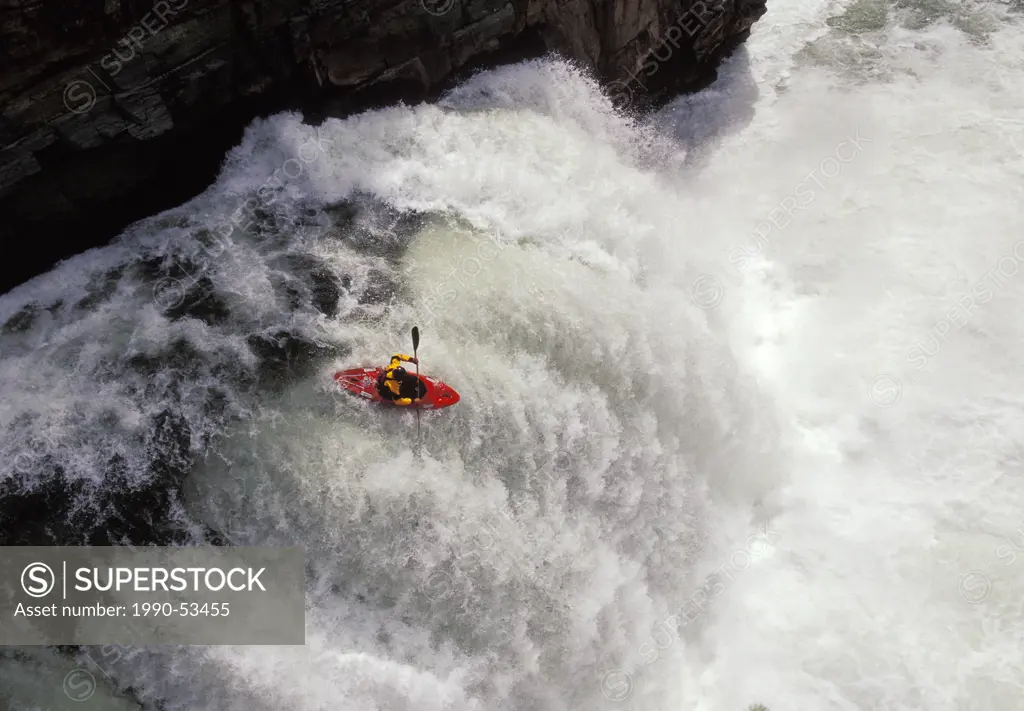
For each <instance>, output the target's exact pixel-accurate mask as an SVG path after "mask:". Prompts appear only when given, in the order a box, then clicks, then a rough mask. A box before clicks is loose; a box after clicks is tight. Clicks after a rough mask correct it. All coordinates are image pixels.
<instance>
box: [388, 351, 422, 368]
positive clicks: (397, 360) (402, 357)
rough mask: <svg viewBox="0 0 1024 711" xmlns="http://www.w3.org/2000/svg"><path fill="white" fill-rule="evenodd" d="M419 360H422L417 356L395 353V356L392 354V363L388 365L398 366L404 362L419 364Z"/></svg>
mask: <svg viewBox="0 0 1024 711" xmlns="http://www.w3.org/2000/svg"><path fill="white" fill-rule="evenodd" d="M419 362H420V361H419V360H418V359H417V358H413V357H412V356H407V355H406V354H405V353H395V354H394V355H393V356H391V364H390V365H389V366H388V368H397V367H398V366H399V365H400V364H402V363H416V364H419Z"/></svg>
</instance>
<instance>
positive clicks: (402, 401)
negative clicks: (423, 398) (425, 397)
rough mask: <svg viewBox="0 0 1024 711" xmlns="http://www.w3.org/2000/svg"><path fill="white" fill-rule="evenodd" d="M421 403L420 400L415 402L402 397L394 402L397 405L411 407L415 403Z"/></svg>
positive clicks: (417, 399)
mask: <svg viewBox="0 0 1024 711" xmlns="http://www.w3.org/2000/svg"><path fill="white" fill-rule="evenodd" d="M419 401H420V399H419V398H416V399H415V400H413V399H412V398H408V397H400V398H398V399H397V400H394V401H393V402H394V403H395V404H396V405H411V404H413V403H414V402H416V403H418V402H419Z"/></svg>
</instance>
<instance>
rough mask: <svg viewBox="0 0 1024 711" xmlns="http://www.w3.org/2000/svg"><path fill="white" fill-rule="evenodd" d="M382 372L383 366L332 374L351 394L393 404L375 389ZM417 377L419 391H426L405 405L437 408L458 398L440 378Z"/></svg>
mask: <svg viewBox="0 0 1024 711" xmlns="http://www.w3.org/2000/svg"><path fill="white" fill-rule="evenodd" d="M383 372H384V369H383V368H353V369H352V370H341V371H338V372H337V373H335V374H334V379H335V380H336V381H337V383H338V385H340V386H341V387H342V389H344V390H347V391H349V392H350V393H352V394H353V395H358V396H359V397H362V398H366V399H367V400H369V401H370V402H379V403H381V404H383V405H394V402H392V401H391V400H388V399H386V398H384V397H381V394H380V393H379V392H378V391H377V378H379V377H380V375H381V374H382V373H383ZM410 375H411V373H410ZM419 379H420V391H421V392H422V391H423V390H426V392H425V393H424V394H423V395H422V399H421V400H420V403H419V404H418V405H407V407H419V408H421V409H423V410H439V409H441V408H442V407H450V406H451V405H454V404H455V403H457V402H458V401H459V400H460V398H459V394H458V393H457V392H455V391H454V390H452V389H451V388H450V387H448V386H447V385H445V384H444V383H442V382H441V381H440V380H435V379H434V378H428V377H427V376H426V375H421V376H419Z"/></svg>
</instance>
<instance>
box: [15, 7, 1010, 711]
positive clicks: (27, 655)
mask: <svg viewBox="0 0 1024 711" xmlns="http://www.w3.org/2000/svg"><path fill="white" fill-rule="evenodd" d="M1022 22H1024V20H1022V16H1021V15H1020V14H1019V13H1018V12H1017V11H1015V8H1014V7H1012V6H1010V5H1006V4H1001V3H974V2H964V3H954V2H935V1H932V0H929V1H928V2H924V1H923V0H913V1H908V2H903V1H901V2H898V3H895V4H893V3H886V2H881V1H879V0H857V2H854V3H835V2H820V1H817V0H776V1H774V2H772V1H771V0H770V2H769V7H768V13H767V15H765V16H764V17H763V18H762V19H760V20H759V21H758V22H757V23H756V24H755V26H754V29H753V33H752V36H751V38H750V39H749V41H748V42H747V43H746V44H745V45H744V47H743V48H742V49H741V50H739V51H738V52H736V53H735V54H734V55H733V56H732V57H730V58H729V59H728V60H727V61H726V62H725V64H724V66H723V67H722V69H721V71H720V75H719V79H718V80H717V81H716V82H715V83H714V84H713V85H712V86H710V87H709V88H708V89H706V90H704V91H702V92H699V93H697V94H694V95H692V96H687V97H682V98H679V99H677V100H675V101H673V102H672V103H671V104H670V105H669V106H667V107H665V108H664V109H662V110H660V111H659V112H657V113H656V114H655V115H653V116H650V117H646V118H637V117H634V116H633V115H631V114H630V112H629V110H628V107H622V106H616V105H615V104H613V102H612V101H611V99H610V98H609V96H608V95H607V93H606V92H602V87H601V86H600V85H599V84H598V83H597V82H595V81H594V80H593V79H592V78H590V77H589V76H588V75H587V74H586V73H585V72H583V71H581V70H579V69H577V68H575V67H573V66H571V65H570V64H567V63H565V62H562V61H559V60H554V59H549V60H543V61H534V62H526V63H522V64H517V65H512V66H506V67H500V68H497V69H494V70H491V71H488V72H484V73H482V74H478V75H476V76H475V77H473V78H472V79H470V80H469V81H467V82H466V83H465V84H463V85H461V86H460V87H458V88H456V89H454V90H453V91H451V92H450V93H448V94H447V95H445V96H444V97H443V98H442V99H441V100H440V101H439V102H438V103H437V104H436V105H419V106H401V105H399V106H393V107H389V108H385V109H381V110H377V111H371V112H367V113H363V114H360V115H358V116H353V117H350V118H346V119H344V120H336V119H331V120H327V121H325V122H324V123H323V124H322V125H320V126H308V125H304V124H303V123H302V121H301V116H298V115H293V114H282V115H277V116H272V117H269V118H267V119H261V120H257V121H255V122H254V123H253V124H252V125H251V126H250V127H249V129H248V130H247V132H246V135H245V137H244V139H243V141H242V143H241V144H240V145H239V146H237V147H236V148H235V149H233V150H232V151H231V152H230V153H229V154H228V155H227V156H226V158H225V162H224V166H223V170H222V172H221V174H220V176H219V177H218V179H217V180H216V182H215V183H214V184H213V185H211V186H210V188H209V189H208V190H207V191H206V192H204V193H203V194H202V195H200V196H198V197H197V198H195V199H194V200H192V201H190V202H189V203H187V204H185V205H182V206H180V207H178V208H175V209H173V210H169V211H167V212H165V213H162V214H160V215H155V216H153V217H151V218H148V219H146V220H143V221H142V222H140V223H137V224H135V225H133V226H132V227H130V228H129V229H128V230H126V231H125V233H124V234H123V235H122V236H121V237H120V238H119V239H118V240H117V241H116V242H114V243H113V244H111V245H109V246H107V247H103V248H100V249H95V250H91V251H89V252H87V253H85V254H82V255H78V256H76V257H73V258H71V259H69V260H66V261H65V262H63V263H62V264H60V265H58V266H57V267H56V268H55V269H54V270H52V271H51V272H49V273H47V274H43V275H41V276H39V277H37V278H35V279H33V280H32V281H30V282H28V283H26V284H24V285H22V286H20V287H18V288H17V289H15V290H14V291H12V292H11V293H9V294H6V295H4V296H2V297H0V324H3V325H2V326H0V388H2V393H3V399H2V403H0V431H2V435H0V455H2V461H3V462H4V465H3V470H2V471H3V473H2V476H3V477H4V479H3V483H2V486H3V487H4V488H3V489H0V492H6V493H0V496H2V495H7V496H10V495H13V494H14V493H18V494H19V495H28V494H32V493H33V492H36V493H39V492H43V493H46V494H47V495H48V496H49V495H50V493H52V492H54V491H64V492H70V493H69V494H68V495H69V496H70V497H71V501H72V504H71V505H69V506H68V507H66V508H65V509H63V510H62V511H61V513H60V517H59V518H60V520H59V521H57V522H56V523H52V524H49V526H50V528H49V530H50V531H51V532H52V531H53V530H58V531H61V532H62V535H64V536H65V537H67V536H72V535H77V534H78V533H79V532H81V534H80V535H82V536H83V537H84V536H86V535H90V536H92V537H91V538H89V540H90V541H93V542H95V540H96V538H95V535H96V534H95V531H102V532H103V535H105V536H107V537H108V542H109V543H142V542H144V541H142V540H140V536H141V537H143V538H144V535H143V533H144V532H145V531H146V530H148V529H149V528H150V527H151V528H152V529H154V530H156V529H159V530H160V531H161V532H162V533H167V532H168V531H171V532H173V535H174V537H175V538H174V540H176V541H177V542H179V543H182V544H188V545H198V544H203V543H206V542H209V541H211V540H217V541H218V542H226V543H231V544H235V545H292V544H302V545H304V546H306V548H307V562H308V567H309V579H308V584H307V615H306V644H305V645H304V646H277V647H275V646H266V647H231V646H223V647H216V646H211V647H138V648H131V649H128V648H124V649H121V648H118V649H117V650H115V651H116V653H112V652H111V650H110V649H106V648H96V649H92V648H88V649H83V650H80V651H79V652H77V653H76V655H75V656H74V658H68V657H61V656H58V655H57V654H55V653H54V652H53V651H51V650H42V649H39V648H24V649H21V650H6V651H5V652H3V653H2V654H0V702H2V703H6V708H8V709H10V710H11V711H13V710H14V709H70V708H75V709H125V711H128V710H130V709H139V708H146V709H149V708H161V709H163V710H164V711H206V710H209V711H236V710H237V711H242V710H243V709H244V710H245V711H264V710H266V711H272V710H273V711H276V710H277V709H282V708H286V709H294V710H296V711H308V710H313V709H328V708H329V709H332V711H348V710H352V711H373V710H376V709H380V710H382V711H383V710H387V711H397V710H400V709H410V710H411V709H416V710H417V711H424V710H436V711H442V710H443V711H483V710H485V709H486V710H488V711H489V710H498V709H501V710H506V709H507V710H513V709H514V710H516V711H519V710H527V709H529V710H534V709H537V710H550V711H563V710H565V711H568V710H570V709H572V710H574V711H575V710H577V709H588V710H589V709H608V710H611V709H623V710H627V709H628V710H635V711H747V710H748V709H749V708H750V707H751V706H752V705H755V704H763V705H764V706H765V707H766V708H767V709H769V710H770V711H810V710H813V711H854V710H856V711H918V710H921V711H924V710H927V711H946V710H949V711H1012V710H1013V709H1024V596H1022V594H1021V590H1022V589H1024V476H1022V474H1024V470H1022V464H1021V463H1022V456H1024V450H1022V444H1021V443H1022V442H1024V375H1022V374H1021V369H1020V364H1021V362H1022V361H1021V355H1020V354H1021V353H1022V352H1024V320H1022V319H1020V317H1019V314H1020V308H1021V306H1022V305H1024V274H1021V273H1020V270H1021V264H1022V262H1024V230H1022V229H1021V227H1022V226H1024V208H1022V205H1024V32H1022ZM414 325H418V326H419V328H420V331H421V333H422V341H421V344H420V348H419V356H420V359H421V362H422V365H421V367H422V369H423V372H424V373H426V374H430V375H433V376H436V377H439V378H441V379H442V380H444V381H445V382H448V383H450V384H451V385H452V386H453V387H455V388H456V389H457V390H458V391H459V392H460V393H461V395H462V402H460V403H459V404H458V405H457V406H456V407H454V408H451V409H449V410H445V411H440V412H435V413H425V414H424V416H423V418H422V423H421V427H422V450H421V452H420V453H419V454H417V446H418V443H417V437H416V422H415V417H414V415H413V413H410V412H393V411H388V412H382V411H379V410H377V409H373V408H371V407H369V406H367V405H366V404H364V403H361V402H359V401H357V400H355V399H354V398H350V397H347V396H344V395H343V394H341V393H339V392H337V391H336V390H335V389H334V388H333V387H332V385H333V384H332V380H331V374H332V373H333V372H335V371H337V370H340V369H343V368H349V367H358V366H362V365H375V364H380V363H382V362H384V360H385V359H386V358H387V357H388V356H390V355H391V354H392V353H394V352H406V353H410V352H411V349H412V346H411V343H410V342H409V340H408V335H407V334H408V333H409V330H410V328H411V327H412V326H414ZM54 481H59V486H57V488H56V489H54V488H53V487H54ZM161 481H173V482H175V484H174V486H173V487H172V489H171V493H170V494H169V495H168V498H166V499H159V503H160V506H161V507H162V508H159V509H158V511H159V515H156V514H152V512H151V510H148V509H147V511H150V512H149V513H147V514H145V516H146V518H145V520H144V521H142V522H140V521H139V520H136V519H135V518H130V517H131V515H132V514H131V512H125V511H124V510H121V509H118V507H117V506H115V505H114V504H112V503H111V501H113V499H112V498H111V493H112V492H117V493H124V492H136V491H139V492H142V491H146V490H147V487H149V486H153V485H154V482H161ZM140 496H141V494H140ZM155 500H156V499H152V500H151V499H142V500H141V501H142V502H143V503H144V504H145V505H143V504H140V507H142V508H143V509H145V506H148V505H149V503H152V501H155ZM147 502H148V503H147ZM125 517H128V518H129V519H130V524H123V525H122V524H116V525H115V524H112V523H111V522H112V521H115V522H116V521H122V520H128V519H126V518H125ZM90 532H91V533H90ZM5 533H6V535H7V539H5V540H8V541H10V540H13V538H12V536H13V537H15V538H16V534H17V532H9V531H8V532H5ZM82 540H83V541H84V540H85V539H84V538H83V539H82Z"/></svg>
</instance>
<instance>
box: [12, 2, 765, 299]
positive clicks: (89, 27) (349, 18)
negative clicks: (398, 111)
mask: <svg viewBox="0 0 1024 711" xmlns="http://www.w3.org/2000/svg"><path fill="white" fill-rule="evenodd" d="M764 12H765V7H764V0H696V1H694V0H156V2H153V1H152V0H0V62H2V64H0V240H2V242H3V249H4V259H3V260H2V261H3V263H4V265H5V266H4V269H5V270H6V271H5V273H3V274H2V275H0V288H2V289H3V290H4V291H6V290H7V289H9V288H10V287H12V286H13V285H15V284H17V283H20V282H21V281H23V280H24V279H25V278H27V277H29V276H31V275H33V274H35V273H39V272H41V271H44V270H45V269H47V268H49V267H50V266H52V264H53V263H54V262H56V261H57V260H59V259H61V258H63V257H65V256H68V255H70V254H74V253H76V252H79V251H82V250H83V249H86V248H88V247H91V246H94V245H96V244H101V243H103V242H105V241H106V240H108V239H109V238H111V237H112V236H113V235H114V234H116V233H117V231H118V230H120V229H122V228H123V227H124V226H126V225H127V224H129V223H130V222H132V221H134V220H136V219H139V218H141V217H144V216H146V215H148V214H152V213H153V212H156V211H159V210H162V209H166V208H168V207H171V206H173V205H175V204H178V203H180V202H182V201H184V200H186V199H188V198H190V197H192V196H193V195H195V194H197V193H198V192H200V191H201V190H202V189H203V188H205V187H206V186H207V185H208V184H209V183H210V182H211V180H212V178H213V176H214V175H215V173H216V170H217V168H218V166H219V164H220V161H221V159H222V157H223V155H224V152H225V151H226V150H227V149H228V148H230V147H231V146H232V145H233V144H234V143H236V142H237V141H238V139H239V138H240V136H241V131H242V129H243V128H244V126H245V124H247V123H248V122H249V121H250V120H251V119H252V118H253V117H255V116H257V115H260V114H267V113H271V112H275V111H280V110H283V109H287V108H299V109H303V110H305V111H306V112H307V119H314V120H315V116H316V115H318V114H319V115H321V116H322V115H344V114H345V113H350V112H352V111H355V110H360V109H364V108H368V107H371V106H374V105H380V104H383V103H390V102H394V101H397V100H399V99H401V100H404V101H406V102H407V103H415V102H418V101H420V100H429V99H430V98H432V97H434V96H436V95H437V93H439V92H440V91H441V90H443V89H444V88H446V87H447V86H448V85H450V84H451V83H452V82H453V81H457V80H458V79H459V78H461V77H462V76H464V75H465V74H466V73H467V72H469V71H471V70H473V69H476V68H480V67H482V66H487V65H491V64H495V63H500V62H504V61H510V60H514V59H521V58H525V57H530V56H539V55H542V54H545V53H547V52H552V51H554V52H557V53H559V54H561V55H563V56H566V57H569V58H572V59H575V60H577V61H579V62H581V63H583V64H585V65H587V66H589V67H591V68H592V69H593V70H594V71H595V73H596V75H597V76H598V77H599V78H600V79H601V80H602V81H604V82H606V83H607V84H608V90H609V92H610V93H612V95H613V97H614V98H615V100H617V101H619V102H621V103H629V104H631V105H633V106H635V107H638V108H642V107H643V106H645V105H650V104H651V103H652V102H653V103H656V102H658V101H659V100H662V99H664V98H665V97H667V96H670V95H672V94H674V93H677V92H679V91H685V90H688V89H693V88H699V87H700V86H701V85H703V84H705V83H706V82H707V81H709V79H710V78H711V77H713V75H714V66H715V64H716V63H717V62H718V61H719V59H720V58H721V57H722V55H723V54H724V53H725V52H727V51H728V50H730V49H731V48H732V47H734V46H735V45H736V44H737V43H738V42H740V41H742V40H743V39H744V38H745V37H746V36H747V34H748V33H749V29H750V27H751V25H752V24H753V23H754V22H755V21H756V20H757V18H759V17H760V16H761V15H762V14H763V13H764Z"/></svg>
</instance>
